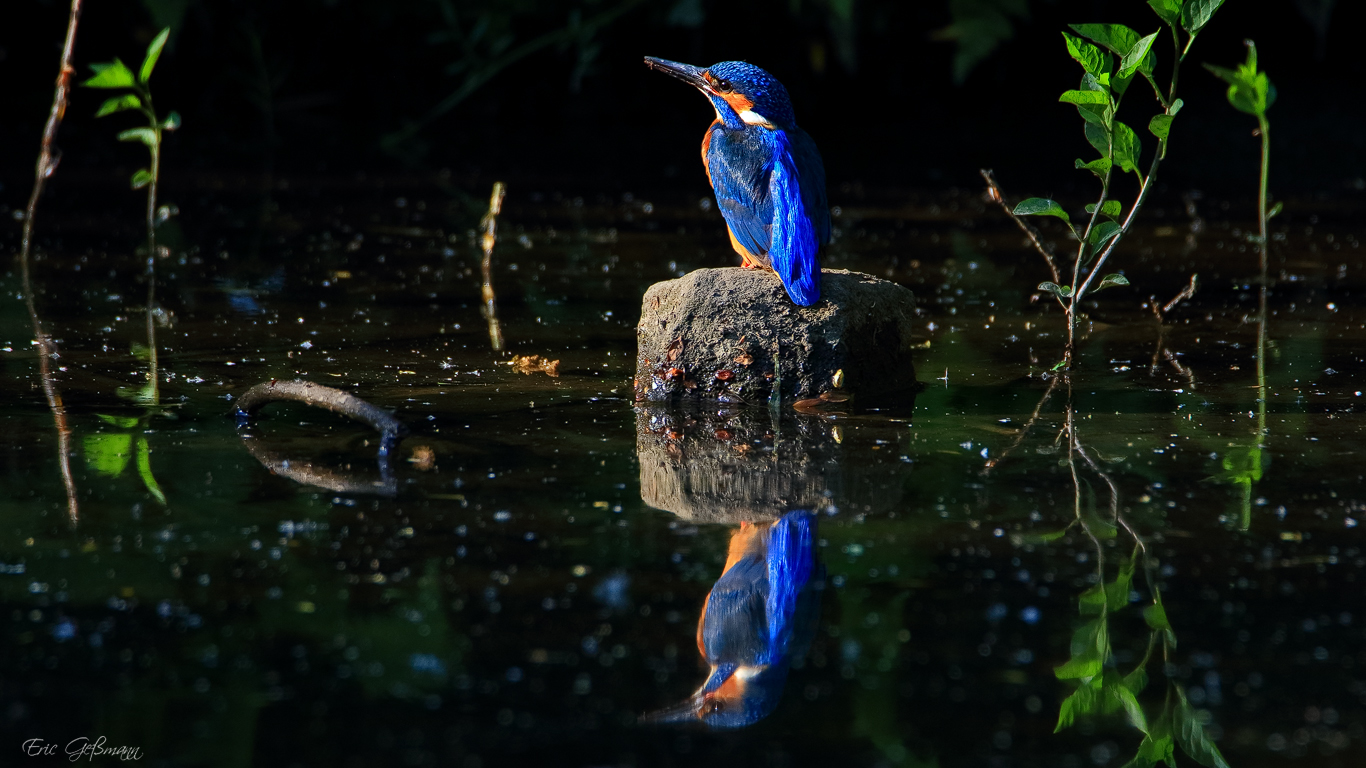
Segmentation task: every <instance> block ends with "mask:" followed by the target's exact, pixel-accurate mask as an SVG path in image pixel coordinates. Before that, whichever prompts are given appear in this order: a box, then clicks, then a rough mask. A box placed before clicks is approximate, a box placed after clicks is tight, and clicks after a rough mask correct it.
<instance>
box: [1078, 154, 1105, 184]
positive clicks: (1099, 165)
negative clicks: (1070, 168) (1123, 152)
mask: <svg viewBox="0 0 1366 768" xmlns="http://www.w3.org/2000/svg"><path fill="white" fill-rule="evenodd" d="M1076 167H1077V168H1078V169H1079V170H1087V171H1090V172H1091V173H1094V174H1095V175H1096V177H1097V178H1100V179H1104V178H1105V174H1107V173H1109V172H1110V158H1108V157H1102V158H1098V159H1096V160H1092V161H1091V162H1089V163H1086V162H1082V161H1081V159H1080V158H1079V159H1078V160H1077V162H1076Z"/></svg>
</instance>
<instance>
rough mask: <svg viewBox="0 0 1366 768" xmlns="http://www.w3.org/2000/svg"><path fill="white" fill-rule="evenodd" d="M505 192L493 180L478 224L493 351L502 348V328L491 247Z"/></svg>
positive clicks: (495, 237) (484, 293)
mask: <svg viewBox="0 0 1366 768" xmlns="http://www.w3.org/2000/svg"><path fill="white" fill-rule="evenodd" d="M505 194H507V188H506V187H504V186H503V182H501V181H496V182H494V183H493V194H492V195H490V196H489V212H488V213H486V214H484V220H483V221H482V222H480V226H482V227H483V228H484V236H483V238H482V239H481V240H480V244H481V245H482V246H483V248H484V261H483V264H482V268H483V273H484V287H483V297H484V316H485V317H486V318H488V321H489V344H490V345H491V346H492V347H493V351H494V352H501V351H502V350H503V328H502V326H500V325H499V324H498V308H497V306H496V305H495V297H494V294H493V247H494V246H495V245H497V244H498V214H499V213H501V212H502V211H503V196H504V195H505Z"/></svg>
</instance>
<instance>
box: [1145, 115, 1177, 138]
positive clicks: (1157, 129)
mask: <svg viewBox="0 0 1366 768" xmlns="http://www.w3.org/2000/svg"><path fill="white" fill-rule="evenodd" d="M1171 131H1172V116H1171V115H1153V119H1152V120H1149V121H1148V133H1151V134H1152V135H1154V136H1156V137H1157V138H1159V139H1161V140H1163V141H1166V140H1167V136H1168V135H1169V134H1170V133H1171Z"/></svg>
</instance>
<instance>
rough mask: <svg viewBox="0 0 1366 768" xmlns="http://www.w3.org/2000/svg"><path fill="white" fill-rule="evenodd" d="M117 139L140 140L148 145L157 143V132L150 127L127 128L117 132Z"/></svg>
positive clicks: (152, 145) (151, 145) (153, 145)
mask: <svg viewBox="0 0 1366 768" xmlns="http://www.w3.org/2000/svg"><path fill="white" fill-rule="evenodd" d="M118 138H119V141H140V142H142V143H143V144H146V145H147V146H149V147H155V146H156V145H157V132H156V131H154V130H152V129H151V128H129V129H128V130H126V131H121V132H120V133H119V137H118Z"/></svg>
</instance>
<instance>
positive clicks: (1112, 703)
mask: <svg viewBox="0 0 1366 768" xmlns="http://www.w3.org/2000/svg"><path fill="white" fill-rule="evenodd" d="M1100 705H1101V706H1100V708H1101V711H1102V712H1105V713H1109V712H1118V711H1120V710H1123V711H1124V716H1125V717H1127V718H1128V719H1129V723H1130V724H1131V725H1133V727H1135V728H1137V729H1138V730H1140V731H1143V732H1144V733H1147V732H1148V718H1147V717H1145V716H1144V714H1143V707H1141V706H1139V704H1138V698H1137V697H1135V696H1134V692H1133V691H1131V690H1129V689H1128V688H1127V687H1125V686H1124V683H1123V682H1122V681H1121V680H1120V678H1119V673H1118V672H1116V671H1115V670H1113V669H1107V670H1105V675H1104V680H1103V682H1102V683H1101V695H1100Z"/></svg>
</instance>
